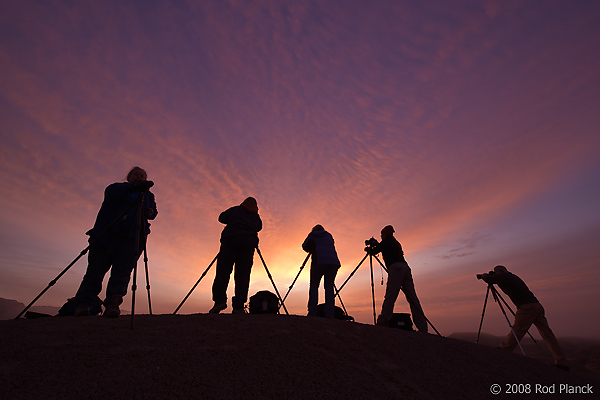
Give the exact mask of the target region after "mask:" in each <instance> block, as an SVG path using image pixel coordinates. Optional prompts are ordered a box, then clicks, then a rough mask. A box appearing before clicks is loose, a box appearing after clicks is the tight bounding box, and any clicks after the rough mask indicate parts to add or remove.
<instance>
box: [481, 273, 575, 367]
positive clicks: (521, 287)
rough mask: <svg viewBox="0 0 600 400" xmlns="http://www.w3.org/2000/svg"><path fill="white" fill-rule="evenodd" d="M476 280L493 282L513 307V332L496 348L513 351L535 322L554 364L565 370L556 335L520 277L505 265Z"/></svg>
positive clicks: (564, 359)
mask: <svg viewBox="0 0 600 400" xmlns="http://www.w3.org/2000/svg"><path fill="white" fill-rule="evenodd" d="M477 279H481V280H483V281H484V282H486V283H488V284H490V285H491V284H497V285H498V287H500V289H502V291H503V292H504V293H506V295H507V296H508V297H510V300H511V301H512V302H513V303H514V305H515V306H516V307H517V312H516V313H515V322H514V324H513V327H512V328H513V331H514V334H513V332H509V334H508V335H507V336H506V338H505V339H504V341H503V342H502V343H501V344H500V345H498V347H499V348H500V349H502V350H506V351H509V352H511V351H513V350H514V349H515V347H517V340H519V341H521V339H522V338H523V336H524V335H525V334H526V333H527V331H528V330H529V328H530V327H531V325H535V327H536V328H537V330H538V332H539V333H540V335H541V336H542V339H544V341H545V342H546V344H547V345H548V349H549V350H550V352H551V353H552V356H553V357H554V364H555V366H556V367H558V368H561V369H565V370H568V369H569V367H568V366H567V363H566V358H565V355H564V354H563V352H562V350H561V348H560V346H559V344H558V341H557V340H556V336H554V333H553V332H552V329H550V326H549V325H548V321H547V320H546V316H545V311H544V307H542V305H541V304H540V302H539V301H538V299H537V298H536V297H535V296H534V295H533V293H532V292H531V290H529V288H528V287H527V285H526V284H525V282H523V280H522V279H521V278H519V277H518V276H517V275H515V274H513V273H511V272H509V271H508V269H506V267H505V266H503V265H498V266H496V267H495V268H494V270H493V271H490V272H488V273H485V274H478V275H477ZM515 336H516V338H515Z"/></svg>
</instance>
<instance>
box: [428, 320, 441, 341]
mask: <svg viewBox="0 0 600 400" xmlns="http://www.w3.org/2000/svg"><path fill="white" fill-rule="evenodd" d="M425 320H426V321H427V323H428V324H429V326H431V327H432V328H433V330H434V331H435V333H437V334H438V336H440V337H444V336H442V334H441V333H439V332H438V330H437V329H435V326H433V324H432V323H431V321H430V320H429V319H428V318H427V317H425Z"/></svg>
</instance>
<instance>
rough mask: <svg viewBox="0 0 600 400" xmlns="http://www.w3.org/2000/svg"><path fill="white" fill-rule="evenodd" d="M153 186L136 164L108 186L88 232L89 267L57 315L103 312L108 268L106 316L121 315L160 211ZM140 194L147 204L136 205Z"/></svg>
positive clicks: (82, 314)
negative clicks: (101, 296) (152, 222)
mask: <svg viewBox="0 0 600 400" xmlns="http://www.w3.org/2000/svg"><path fill="white" fill-rule="evenodd" d="M153 185H154V182H152V181H149V180H148V175H147V173H146V171H145V170H144V169H142V168H140V167H134V168H132V169H131V171H129V173H128V174H127V182H117V183H113V184H111V185H109V186H108V187H107V188H106V189H105V191H104V201H103V202H102V206H101V207H100V210H99V211H98V215H97V217H96V222H95V224H94V227H93V228H92V229H90V230H89V231H88V232H87V235H89V243H90V248H89V254H88V267H87V270H86V272H85V275H84V276H83V280H82V281H81V284H80V285H79V289H78V290H77V293H76V294H75V297H74V298H72V299H69V301H68V302H67V303H66V304H65V305H64V306H63V308H62V309H61V311H62V312H59V315H75V316H87V315H96V314H99V313H100V312H101V307H100V303H101V302H100V301H99V298H98V295H99V294H100V292H101V290H102V281H103V279H104V276H105V275H106V273H107V272H108V271H109V270H110V271H111V272H110V278H109V280H108V284H107V286H106V298H105V300H104V302H103V305H104V313H103V316H105V317H113V318H114V317H118V316H119V315H120V313H121V311H120V310H119V305H120V304H121V303H122V302H123V296H125V294H126V293H127V286H128V285H129V280H130V279H131V272H132V271H133V269H134V267H135V265H136V263H137V261H138V259H139V257H140V255H141V254H142V252H143V250H144V249H145V248H146V239H147V236H148V235H149V234H150V223H149V222H148V220H153V219H154V218H156V215H157V214H158V211H157V209H156V202H155V199H154V194H152V192H150V188H151V187H152V186H153ZM141 196H143V203H142V204H139V205H138V204H136V203H137V202H139V201H140V200H141ZM140 206H141V215H140V214H139V213H140ZM140 218H141V221H140ZM117 219H118V220H117Z"/></svg>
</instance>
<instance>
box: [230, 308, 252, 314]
mask: <svg viewBox="0 0 600 400" xmlns="http://www.w3.org/2000/svg"><path fill="white" fill-rule="evenodd" d="M231 313H232V314H248V313H247V312H246V309H245V308H234V309H233V311H232V312H231Z"/></svg>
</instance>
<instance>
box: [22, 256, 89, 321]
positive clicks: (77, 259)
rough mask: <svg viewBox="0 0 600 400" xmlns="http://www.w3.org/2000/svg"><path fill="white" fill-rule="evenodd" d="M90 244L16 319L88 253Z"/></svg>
mask: <svg viewBox="0 0 600 400" xmlns="http://www.w3.org/2000/svg"><path fill="white" fill-rule="evenodd" d="M90 246H91V245H90ZM90 246H88V247H86V248H85V249H83V250H82V251H81V253H79V255H78V256H77V257H76V258H75V259H74V260H73V261H71V263H70V264H69V265H67V267H66V268H65V269H63V270H62V271H61V273H60V274H58V276H57V277H56V278H54V279H53V280H52V281H50V283H48V286H46V288H45V289H44V290H42V292H41V293H40V294H38V295H37V297H36V298H35V299H33V301H32V302H31V303H29V305H28V306H27V307H25V308H24V309H23V311H21V313H20V314H19V315H17V316H16V317H15V319H19V318H21V316H22V315H23V314H25V312H26V311H27V310H29V308H31V306H32V305H34V304H35V302H36V301H38V300H39V298H40V297H42V296H43V295H44V293H46V292H47V291H48V289H50V288H51V287H52V286H54V284H55V283H56V282H57V281H58V280H59V279H60V277H61V276H63V275H64V274H65V273H66V272H67V271H68V270H69V268H71V267H72V266H73V265H74V264H75V263H76V262H77V261H79V259H80V258H81V257H83V256H84V255H85V253H87V251H88V250H89V248H90Z"/></svg>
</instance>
